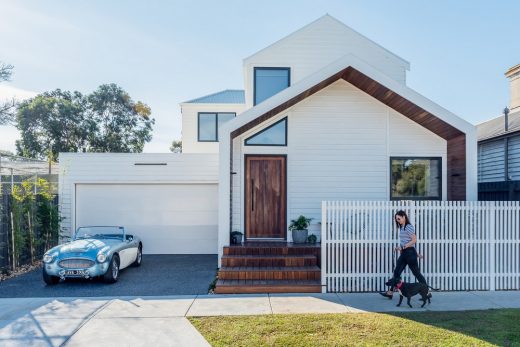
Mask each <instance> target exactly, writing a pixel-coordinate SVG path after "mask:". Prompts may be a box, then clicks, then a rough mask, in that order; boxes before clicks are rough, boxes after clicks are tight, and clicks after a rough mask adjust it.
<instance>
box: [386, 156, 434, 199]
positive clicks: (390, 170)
mask: <svg viewBox="0 0 520 347" xmlns="http://www.w3.org/2000/svg"><path fill="white" fill-rule="evenodd" d="M415 159H417V160H438V162H439V188H438V189H439V191H438V193H439V196H438V197H435V196H424V197H393V196H392V161H393V160H415ZM442 172H443V171H442V157H416V156H398V157H390V161H389V174H388V175H389V183H390V186H389V195H390V201H400V200H414V201H422V200H438V201H442V192H443V188H442V187H443V179H442Z"/></svg>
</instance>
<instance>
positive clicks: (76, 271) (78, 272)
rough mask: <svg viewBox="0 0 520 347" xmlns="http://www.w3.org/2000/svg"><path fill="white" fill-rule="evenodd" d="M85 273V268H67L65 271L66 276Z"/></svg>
mask: <svg viewBox="0 0 520 347" xmlns="http://www.w3.org/2000/svg"><path fill="white" fill-rule="evenodd" d="M83 275H85V271H83V270H67V271H65V276H83Z"/></svg>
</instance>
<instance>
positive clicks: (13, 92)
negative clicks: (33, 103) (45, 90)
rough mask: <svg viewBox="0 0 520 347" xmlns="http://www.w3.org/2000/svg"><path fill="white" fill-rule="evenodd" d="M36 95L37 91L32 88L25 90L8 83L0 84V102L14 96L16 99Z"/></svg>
mask: <svg viewBox="0 0 520 347" xmlns="http://www.w3.org/2000/svg"><path fill="white" fill-rule="evenodd" d="M36 95H38V92H34V91H32V90H25V89H20V88H16V87H12V86H10V85H0V102H1V101H4V100H10V99H12V98H15V99H16V100H19V101H21V100H24V99H29V98H32V97H34V96H36Z"/></svg>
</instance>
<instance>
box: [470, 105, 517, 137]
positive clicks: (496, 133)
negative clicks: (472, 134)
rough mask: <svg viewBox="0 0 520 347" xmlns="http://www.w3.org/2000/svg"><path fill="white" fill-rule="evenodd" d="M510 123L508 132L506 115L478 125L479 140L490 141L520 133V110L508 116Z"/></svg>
mask: <svg viewBox="0 0 520 347" xmlns="http://www.w3.org/2000/svg"><path fill="white" fill-rule="evenodd" d="M508 123H509V124H508V130H507V131H506V129H505V120H504V115H502V116H499V117H497V118H493V119H491V120H488V121H485V122H483V123H480V124H477V140H478V141H483V140H489V139H492V138H495V137H500V136H503V135H507V134H511V133H515V132H518V131H520V110H518V111H514V112H512V113H510V114H509V115H508Z"/></svg>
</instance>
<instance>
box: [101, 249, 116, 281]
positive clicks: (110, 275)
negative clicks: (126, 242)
mask: <svg viewBox="0 0 520 347" xmlns="http://www.w3.org/2000/svg"><path fill="white" fill-rule="evenodd" d="M118 278H119V256H118V255H117V254H114V255H113V256H112V260H111V261H110V265H109V266H108V270H107V272H106V273H105V274H104V275H103V281H105V282H106V283H115V282H117V279H118Z"/></svg>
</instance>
